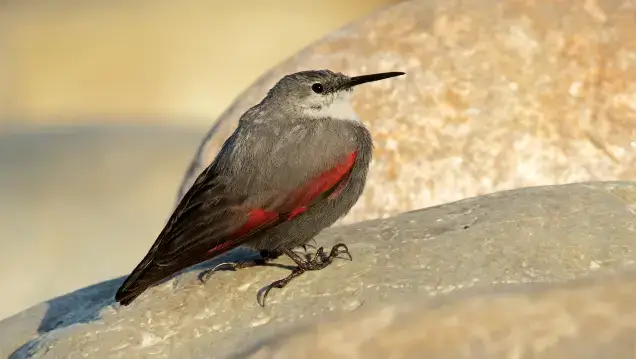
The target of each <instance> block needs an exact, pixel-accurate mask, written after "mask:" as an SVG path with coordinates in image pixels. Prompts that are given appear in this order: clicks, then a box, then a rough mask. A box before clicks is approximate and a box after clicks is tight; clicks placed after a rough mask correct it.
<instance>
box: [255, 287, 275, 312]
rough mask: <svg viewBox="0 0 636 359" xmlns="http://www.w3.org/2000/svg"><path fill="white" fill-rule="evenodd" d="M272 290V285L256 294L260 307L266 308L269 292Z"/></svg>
mask: <svg viewBox="0 0 636 359" xmlns="http://www.w3.org/2000/svg"><path fill="white" fill-rule="evenodd" d="M272 288H273V286H272V285H271V284H270V285H268V286H266V287H265V288H262V289H261V290H259V291H258V293H257V294H256V302H257V303H258V305H260V306H261V307H263V308H265V299H266V298H267V295H268V294H269V291H270V290H272Z"/></svg>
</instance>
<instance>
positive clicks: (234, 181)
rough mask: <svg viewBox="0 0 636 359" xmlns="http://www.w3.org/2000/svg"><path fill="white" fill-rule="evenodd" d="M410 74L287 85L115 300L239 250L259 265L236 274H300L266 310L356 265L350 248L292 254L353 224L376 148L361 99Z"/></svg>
mask: <svg viewBox="0 0 636 359" xmlns="http://www.w3.org/2000/svg"><path fill="white" fill-rule="evenodd" d="M404 74H405V73H404V72H384V73H375V74H369V75H361V76H353V77H350V76H347V75H344V74H342V73H339V72H334V71H331V70H326V69H325V70H306V71H300V72H296V73H292V74H288V75H286V76H284V77H282V78H281V79H280V80H279V81H278V82H277V83H276V84H275V85H274V86H273V87H272V88H271V89H270V90H269V91H268V92H267V94H266V95H265V96H264V98H263V99H262V100H261V102H260V103H258V104H256V105H255V106H253V107H251V108H249V109H248V110H247V111H246V112H245V113H244V114H243V115H242V116H241V117H240V118H239V121H238V125H237V127H236V129H235V130H234V132H233V133H232V134H231V135H230V136H229V137H228V138H227V139H226V141H225V142H224V144H223V146H222V147H221V149H220V150H219V152H218V154H217V156H216V157H215V159H214V161H212V163H211V164H210V165H209V166H207V167H206V168H205V169H204V170H203V171H202V172H201V173H200V174H199V176H198V177H197V178H196V180H195V181H194V183H193V184H192V186H191V187H190V189H189V190H188V191H187V192H186V193H185V195H184V196H183V197H182V199H181V201H180V202H179V204H178V205H177V206H176V207H175V209H174V211H173V213H172V214H171V216H170V218H169V219H168V221H167V222H166V224H165V226H164V228H163V229H162V231H161V232H160V233H159V235H158V237H157V239H156V240H155V242H154V243H153V245H152V246H151V247H150V249H149V250H148V253H147V254H146V255H145V256H144V258H143V259H142V260H141V262H139V264H138V265H137V266H136V267H135V268H134V269H133V271H132V272H131V273H130V275H129V276H128V277H127V278H126V279H125V281H124V282H123V284H122V285H121V287H120V288H119V289H118V290H117V293H116V294H115V300H116V301H117V302H119V303H120V305H123V306H126V305H129V304H130V303H132V302H133V301H134V300H135V299H136V298H137V297H138V296H139V295H141V294H142V293H143V292H144V291H146V289H148V288H150V287H152V286H154V285H156V284H158V283H159V282H161V281H163V280H165V279H167V278H169V277H171V276H173V275H175V274H176V273H178V272H180V271H182V270H184V269H187V268H189V267H191V266H194V265H196V264H199V263H201V262H204V261H207V260H210V259H212V258H216V257H218V256H220V255H222V254H224V253H227V252H229V251H231V250H233V249H235V248H237V247H248V248H251V249H253V250H255V251H256V252H258V255H259V258H257V259H253V260H244V261H237V262H229V263H223V264H224V265H229V266H230V267H231V269H234V270H235V269H238V268H246V267H251V266H258V265H264V264H266V263H267V262H269V261H272V260H275V259H277V258H279V257H280V256H282V255H286V256H288V257H289V258H291V260H292V261H293V262H294V263H295V264H296V266H295V267H294V269H293V270H292V271H291V273H290V274H289V275H288V276H287V277H284V278H282V279H280V280H277V281H275V282H273V283H271V284H270V285H268V286H267V287H266V290H265V291H264V292H263V293H261V292H260V291H259V294H257V302H258V304H260V305H261V306H265V299H266V297H267V295H268V293H269V291H270V290H271V289H272V288H283V287H285V286H286V285H287V284H288V283H290V282H291V281H292V280H293V279H294V278H296V277H298V276H300V275H301V274H303V273H304V272H307V271H315V270H320V269H323V268H325V267H327V266H328V265H329V264H330V263H331V262H332V261H333V259H335V258H336V257H338V256H339V255H343V254H346V255H348V257H349V259H350V260H352V259H353V258H352V256H351V254H350V253H349V249H348V248H347V246H346V244H344V243H338V244H336V245H334V246H333V247H332V248H331V250H329V251H328V253H326V250H325V249H324V248H323V247H320V248H318V250H317V251H316V253H315V255H314V256H313V257H312V256H306V257H304V258H303V257H302V256H300V255H299V254H297V253H296V252H294V251H292V250H293V249H294V248H297V247H305V248H306V246H307V245H308V244H307V243H308V242H309V241H311V240H313V238H314V237H315V236H316V235H317V234H318V233H319V232H321V231H322V230H323V229H325V228H327V227H329V226H331V225H332V224H334V223H335V222H336V221H337V220H338V219H340V218H341V217H343V216H345V215H346V214H347V213H348V212H349V211H350V210H351V208H352V207H353V206H354V204H355V203H356V202H357V201H358V199H359V198H360V196H361V194H362V192H363V189H364V187H365V184H366V181H367V174H368V170H369V166H370V163H371V160H372V154H373V149H374V144H373V140H372V137H371V133H370V131H369V130H368V129H367V127H366V126H365V125H364V124H363V122H362V121H361V119H360V117H359V116H358V115H357V114H356V112H355V111H354V109H353V107H352V105H351V102H350V98H351V95H352V93H353V91H354V89H355V88H356V87H357V86H359V85H362V84H365V83H369V82H373V81H378V80H384V79H388V78H392V77H396V76H401V75H404Z"/></svg>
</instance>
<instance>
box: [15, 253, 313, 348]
mask: <svg viewBox="0 0 636 359" xmlns="http://www.w3.org/2000/svg"><path fill="white" fill-rule="evenodd" d="M308 247H310V248H314V249H316V247H314V246H312V245H308ZM294 252H296V254H298V255H300V256H302V257H305V259H307V260H309V259H310V258H312V257H313V256H315V252H313V253H312V251H310V250H307V248H303V249H300V248H299V249H297V250H294ZM260 258H261V257H260V255H259V254H258V253H257V252H255V251H253V250H250V249H248V248H236V249H234V250H232V251H230V252H228V253H226V254H224V255H221V256H219V257H217V258H214V259H211V260H209V261H205V262H202V263H200V264H197V265H194V266H192V267H189V268H187V269H185V270H183V271H181V272H178V273H176V274H175V275H173V276H171V277H170V278H167V279H165V280H163V281H162V282H160V283H157V284H156V285H161V284H162V283H165V282H167V281H170V280H172V279H174V278H175V277H179V276H182V275H184V274H186V273H189V272H193V271H198V272H199V274H198V275H197V277H198V278H199V280H201V276H202V275H204V274H205V273H206V272H209V271H212V270H214V269H215V268H217V267H218V268H217V269H216V270H214V272H220V271H227V270H228V269H226V268H224V267H223V266H221V267H219V265H220V264H222V263H228V262H244V261H253V260H255V259H260ZM258 267H277V268H282V269H287V270H290V271H293V270H294V269H296V268H297V267H296V266H294V265H286V264H280V263H272V262H265V263H260V264H258ZM229 268H230V269H229V270H230V271H236V270H240V269H236V270H235V269H233V268H232V267H229ZM125 279H126V276H122V277H119V278H115V279H111V280H107V281H104V282H101V283H97V284H93V285H91V286H88V287H84V288H81V289H78V290H76V291H74V292H71V293H68V294H65V295H62V296H59V297H56V298H53V299H51V300H48V301H46V302H44V303H41V304H39V305H37V306H36V307H34V308H30V309H27V311H29V310H32V311H33V312H37V308H38V307H41V306H46V308H47V309H46V313H45V314H44V317H43V318H42V320H41V321H40V324H39V326H38V329H37V334H39V336H40V337H39V338H31V340H28V341H27V342H26V343H25V344H23V345H22V346H21V347H20V348H18V349H17V350H16V351H14V352H13V353H12V354H11V355H10V356H9V358H10V359H19V358H27V357H30V354H29V353H31V352H33V351H37V350H38V349H37V348H38V347H39V346H40V345H42V344H43V343H44V341H43V340H42V337H44V336H47V334H48V333H51V332H52V331H54V330H59V329H63V328H66V327H69V326H71V325H74V324H87V323H91V322H93V321H96V320H99V319H101V315H100V312H101V311H102V309H104V308H106V307H109V306H110V307H114V308H117V307H118V306H119V304H117V303H116V302H115V293H116V291H117V289H118V288H119V287H120V286H121V284H122V283H123V282H124V280H125ZM177 282H178V280H177ZM269 287H270V283H268V284H266V285H265V286H264V287H263V288H261V289H260V290H259V291H258V296H260V295H262V294H263V292H264V291H266V290H267V289H268V288H269Z"/></svg>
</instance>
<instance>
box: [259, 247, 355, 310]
mask: <svg viewBox="0 0 636 359" xmlns="http://www.w3.org/2000/svg"><path fill="white" fill-rule="evenodd" d="M342 248H344V251H340V249H342ZM283 252H284V253H285V254H286V255H287V256H288V257H289V258H291V259H292V260H293V261H294V263H296V265H297V266H298V267H296V269H294V270H293V271H292V272H291V273H290V274H289V275H288V276H287V277H285V278H283V279H279V280H277V281H275V282H273V283H271V284H270V285H268V286H267V287H265V289H264V291H263V292H262V293H259V294H258V296H257V298H256V300H257V302H258V304H260V306H261V307H264V306H265V299H266V298H267V295H268V294H269V291H270V290H272V288H278V289H282V288H284V287H285V286H286V285H287V284H289V282H291V281H292V280H293V279H294V278H296V277H298V276H300V275H301V274H303V273H305V272H306V271H315V270H320V269H323V268H325V267H327V266H328V265H329V264H331V262H332V261H333V259H334V258H336V257H338V255H339V254H341V253H343V254H347V255H348V256H349V260H353V257H351V253H349V249H348V248H347V246H346V245H345V244H344V243H338V244H336V245H335V246H333V247H332V248H331V251H330V252H329V254H328V255H327V254H325V252H324V247H320V248H318V250H317V251H316V254H315V255H314V257H313V258H312V259H306V260H303V259H302V258H301V257H300V256H299V255H298V254H296V253H294V252H293V251H290V250H288V249H286V250H284V251H283Z"/></svg>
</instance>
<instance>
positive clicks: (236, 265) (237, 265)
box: [199, 258, 266, 283]
mask: <svg viewBox="0 0 636 359" xmlns="http://www.w3.org/2000/svg"><path fill="white" fill-rule="evenodd" d="M265 263H266V260H265V259H260V258H259V259H254V260H249V261H241V262H223V263H219V264H217V265H216V266H214V268H212V269H208V270H205V271H203V272H201V273H200V274H199V281H201V283H205V282H207V281H208V279H210V277H211V276H212V274H214V272H217V271H220V270H228V271H235V270H237V269H241V268H249V267H256V266H262V265H265Z"/></svg>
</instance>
